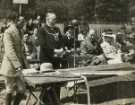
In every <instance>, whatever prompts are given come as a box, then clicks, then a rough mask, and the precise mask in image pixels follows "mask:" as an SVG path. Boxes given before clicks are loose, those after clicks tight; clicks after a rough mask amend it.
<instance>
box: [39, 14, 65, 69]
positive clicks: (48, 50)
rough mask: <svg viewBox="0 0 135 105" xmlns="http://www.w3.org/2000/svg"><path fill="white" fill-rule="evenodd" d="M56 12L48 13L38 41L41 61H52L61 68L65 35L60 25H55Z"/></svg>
mask: <svg viewBox="0 0 135 105" xmlns="http://www.w3.org/2000/svg"><path fill="white" fill-rule="evenodd" d="M55 22H56V14H55V13H54V12H48V13H47V14H46V24H45V26H44V27H41V28H40V29H39V32H38V42H39V45H40V61H41V64H42V63H48V62H49V63H52V64H53V67H54V69H59V68H60V63H61V62H60V61H61V60H62V57H61V55H62V54H63V53H64V49H63V48H64V42H63V37H62V35H61V33H60V30H59V28H58V27H56V26H55Z"/></svg>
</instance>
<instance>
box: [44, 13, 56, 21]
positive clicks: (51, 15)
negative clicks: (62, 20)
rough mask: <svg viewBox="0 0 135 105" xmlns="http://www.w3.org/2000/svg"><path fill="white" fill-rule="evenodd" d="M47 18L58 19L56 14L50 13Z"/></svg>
mask: <svg viewBox="0 0 135 105" xmlns="http://www.w3.org/2000/svg"><path fill="white" fill-rule="evenodd" d="M46 18H54V19H55V18H56V14H55V13H54V12H48V13H47V14H46Z"/></svg>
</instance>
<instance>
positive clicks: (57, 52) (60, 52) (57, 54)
mask: <svg viewBox="0 0 135 105" xmlns="http://www.w3.org/2000/svg"><path fill="white" fill-rule="evenodd" d="M64 52H65V51H64V49H63V48H61V49H55V50H54V57H62V56H63V54H64Z"/></svg>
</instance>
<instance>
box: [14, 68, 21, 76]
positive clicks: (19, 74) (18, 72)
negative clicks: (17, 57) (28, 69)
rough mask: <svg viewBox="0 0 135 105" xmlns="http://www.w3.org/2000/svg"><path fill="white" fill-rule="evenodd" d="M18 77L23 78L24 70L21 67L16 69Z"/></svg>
mask: <svg viewBox="0 0 135 105" xmlns="http://www.w3.org/2000/svg"><path fill="white" fill-rule="evenodd" d="M16 76H23V73H22V68H21V67H19V68H17V69H16Z"/></svg>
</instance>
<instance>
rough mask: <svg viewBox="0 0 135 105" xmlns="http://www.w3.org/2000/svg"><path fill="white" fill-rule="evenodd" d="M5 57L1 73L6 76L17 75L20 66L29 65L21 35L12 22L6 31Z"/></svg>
mask: <svg viewBox="0 0 135 105" xmlns="http://www.w3.org/2000/svg"><path fill="white" fill-rule="evenodd" d="M3 41H4V48H5V52H4V57H3V61H2V65H1V70H0V74H2V75H4V76H11V77H12V76H15V75H16V69H17V68H18V67H23V66H25V68H26V67H28V66H27V61H26V59H25V56H24V52H23V46H22V40H21V36H20V34H19V31H18V29H17V28H16V25H15V24H10V26H9V28H8V29H7V30H6V31H5V33H4V39H3Z"/></svg>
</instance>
